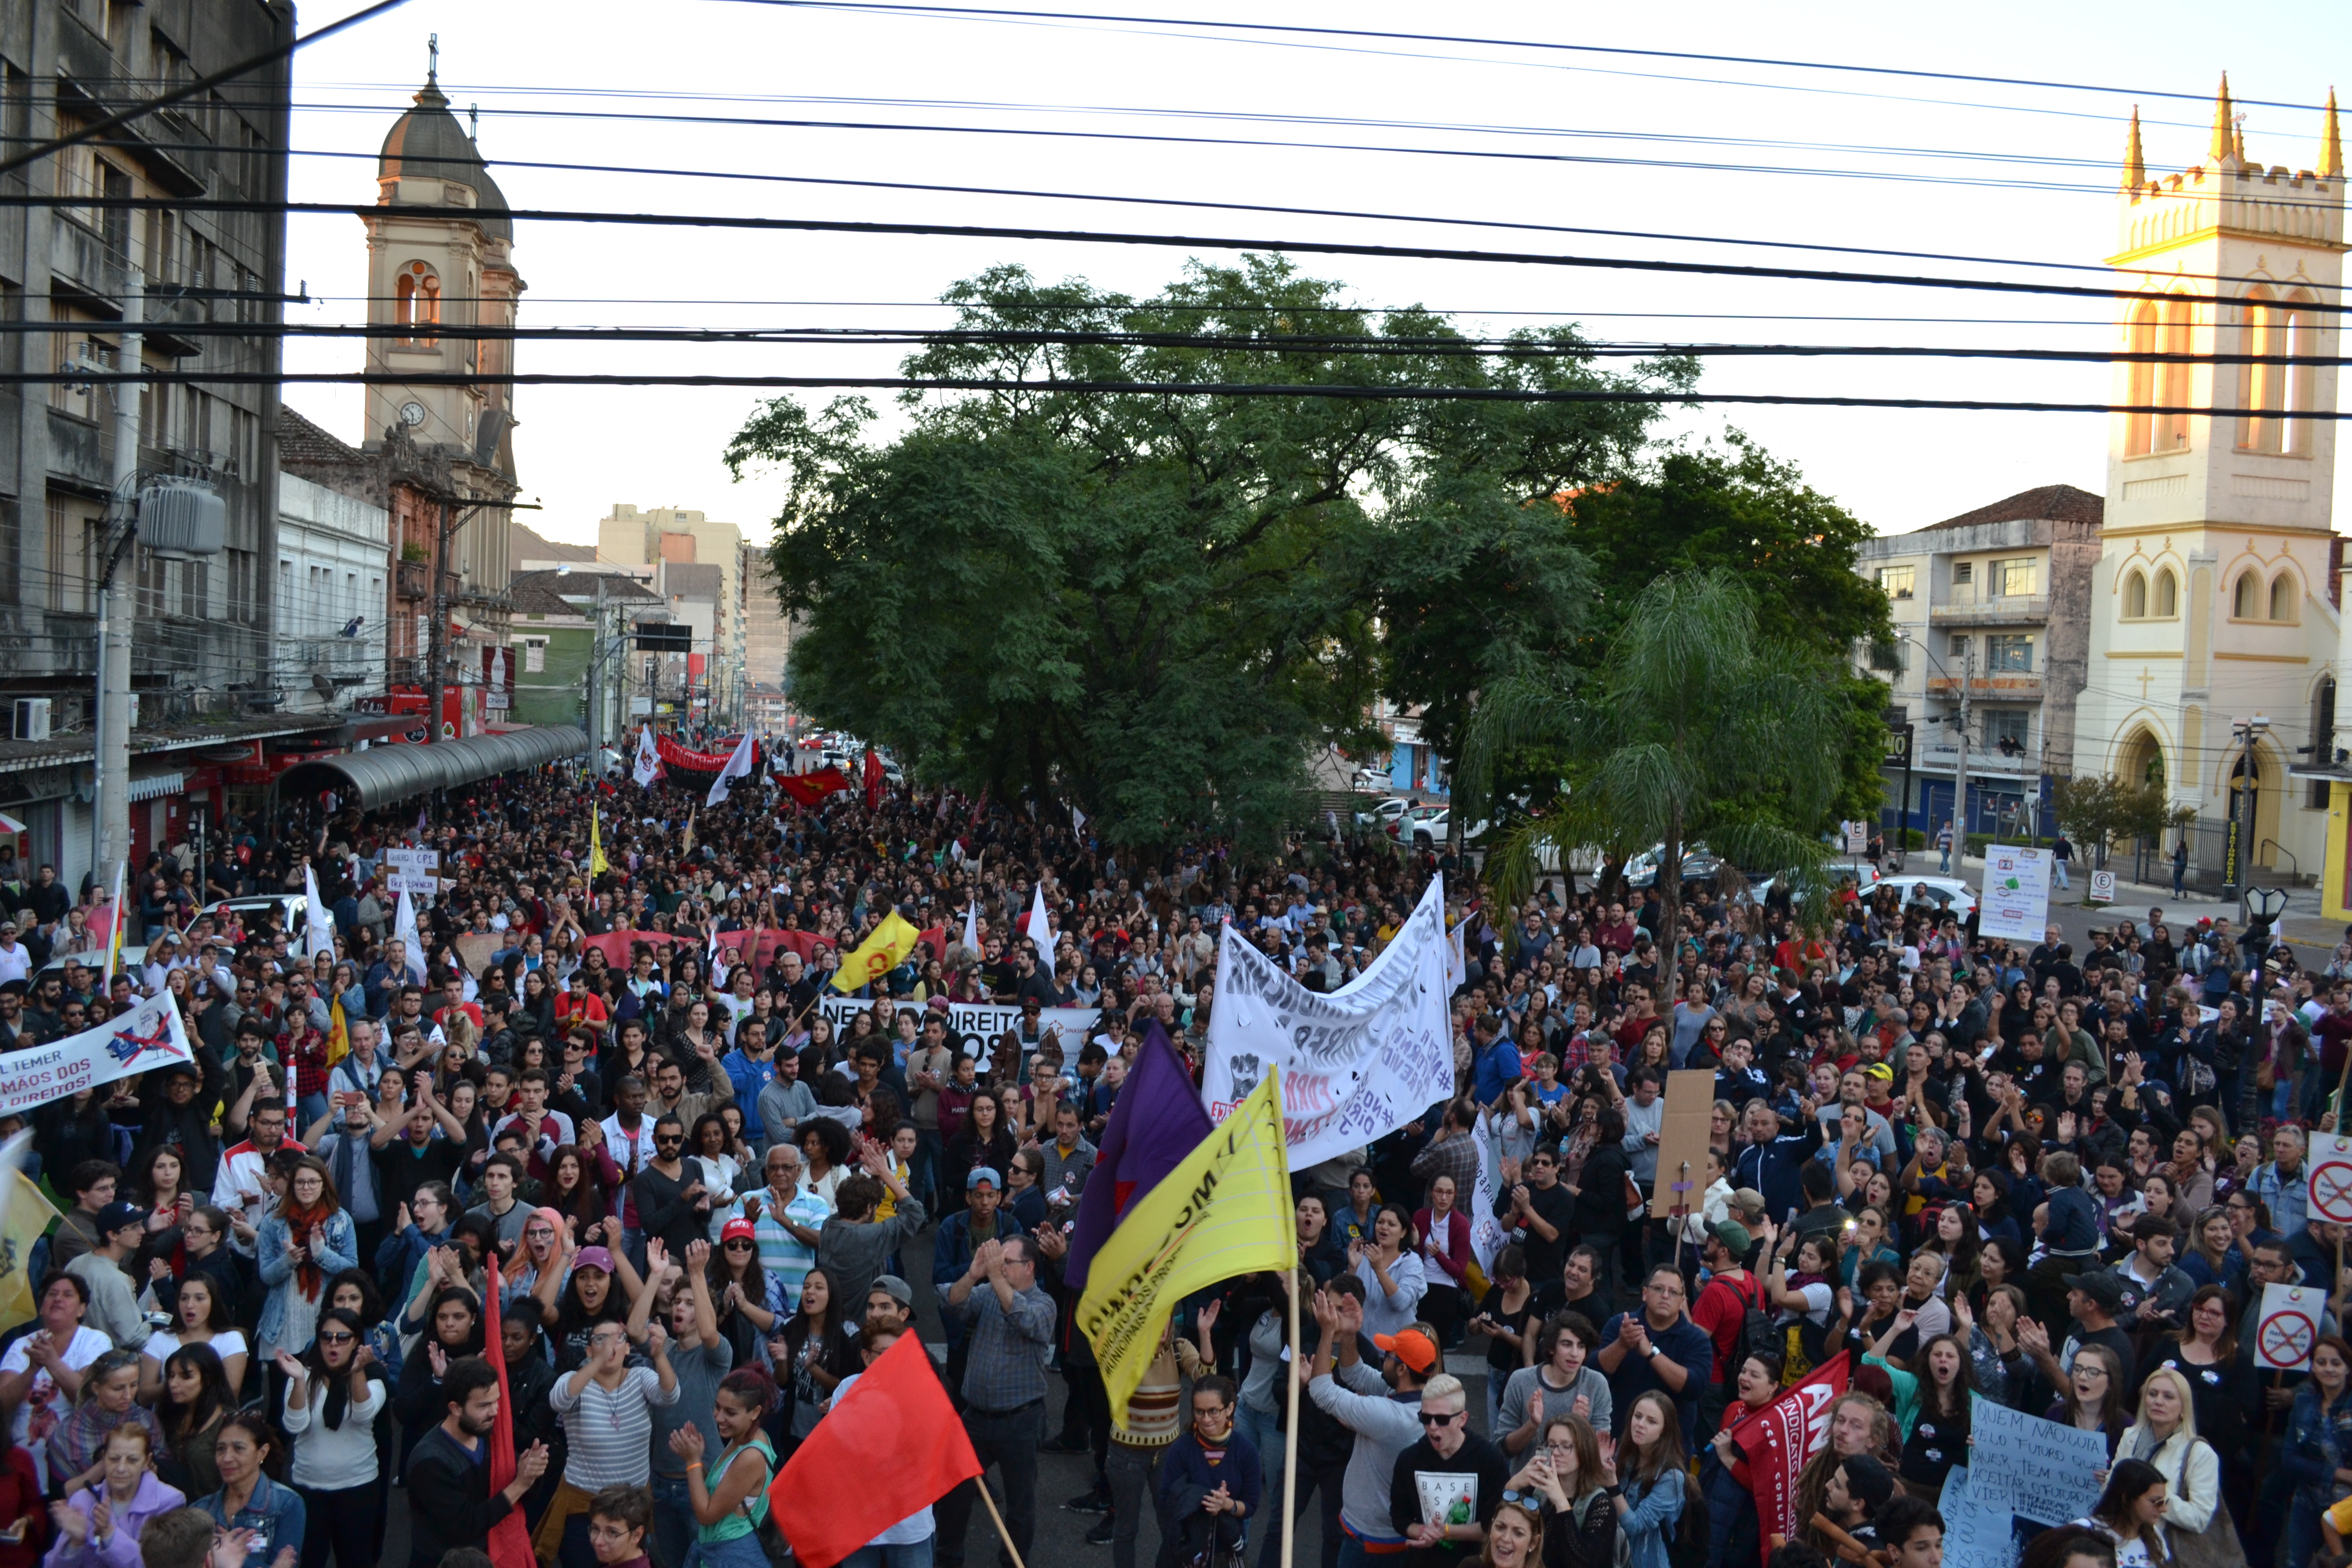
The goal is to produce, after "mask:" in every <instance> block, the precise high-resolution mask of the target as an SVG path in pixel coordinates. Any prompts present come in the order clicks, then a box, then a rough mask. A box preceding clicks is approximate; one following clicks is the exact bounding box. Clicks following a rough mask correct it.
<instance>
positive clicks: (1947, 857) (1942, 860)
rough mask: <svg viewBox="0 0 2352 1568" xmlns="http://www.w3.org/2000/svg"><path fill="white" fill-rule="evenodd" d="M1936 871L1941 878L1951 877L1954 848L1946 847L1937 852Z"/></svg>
mask: <svg viewBox="0 0 2352 1568" xmlns="http://www.w3.org/2000/svg"><path fill="white" fill-rule="evenodd" d="M1936 870H1937V874H1938V875H1939V876H1947V877H1948V876H1950V875H1951V872H1952V847H1951V846H1950V845H1948V844H1947V845H1944V846H1943V847H1940V848H1938V849H1937V851H1936Z"/></svg>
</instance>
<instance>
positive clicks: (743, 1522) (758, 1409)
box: [669, 1366, 776, 1568]
mask: <svg viewBox="0 0 2352 1568" xmlns="http://www.w3.org/2000/svg"><path fill="white" fill-rule="evenodd" d="M775 1395H776V1385H775V1384H773V1383H772V1382H770V1381H769V1379H768V1374H767V1373H766V1372H765V1371H763V1370H761V1368H759V1367H756V1366H747V1367H739V1368H737V1369H736V1370H735V1371H733V1372H730V1373H728V1374H727V1375H726V1377H725V1378H723V1379H721V1380H720V1382H719V1392H718V1394H717V1396H716V1397H715V1398H714V1400H713V1401H712V1405H713V1409H714V1415H715V1419H714V1422H713V1425H715V1426H717V1427H718V1428H719V1439H720V1441H722V1442H724V1443H725V1444H726V1445H727V1447H726V1448H725V1449H724V1450H723V1451H722V1452H721V1453H720V1454H719V1458H717V1459H715V1460H713V1461H712V1462H711V1463H710V1464H709V1467H707V1468H706V1467H705V1465H704V1464H703V1459H702V1455H703V1442H702V1428H701V1426H698V1425H697V1424H696V1423H694V1422H691V1421H689V1422H688V1423H687V1424H685V1425H684V1426H680V1427H678V1428H677V1431H675V1432H672V1433H671V1434H670V1435H669V1446H670V1447H671V1449H672V1450H673V1451H674V1452H676V1453H677V1456H678V1457H679V1458H682V1459H684V1460H685V1461H686V1493H687V1500H688V1502H689V1503H691V1504H692V1506H693V1509H694V1524H695V1530H694V1546H693V1548H692V1550H690V1551H689V1552H688V1553H687V1559H686V1563H685V1564H683V1565H681V1568H695V1565H697V1564H709V1568H769V1558H768V1552H767V1550H766V1549H765V1548H764V1547H763V1546H762V1545H761V1540H760V1535H761V1530H760V1527H761V1522H762V1521H765V1520H766V1518H767V1515H768V1483H769V1482H770V1481H772V1480H773V1479H775V1474H776V1450H775V1449H774V1448H773V1447H771V1446H770V1444H769V1442H768V1438H767V1435H766V1434H765V1433H764V1432H762V1431H761V1429H760V1418H761V1416H763V1415H766V1414H767V1413H768V1407H769V1405H772V1404H774V1403H775Z"/></svg>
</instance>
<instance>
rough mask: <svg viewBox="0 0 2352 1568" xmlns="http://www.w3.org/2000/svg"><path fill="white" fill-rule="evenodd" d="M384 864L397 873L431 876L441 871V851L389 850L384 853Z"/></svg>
mask: <svg viewBox="0 0 2352 1568" xmlns="http://www.w3.org/2000/svg"><path fill="white" fill-rule="evenodd" d="M383 863H384V864H385V865H387V866H389V867H391V868H393V869H394V870H395V871H406V872H409V873H411V874H412V875H415V874H422V875H426V876H430V875H431V874H433V873H434V872H436V871H438V870H440V869H441V851H439V850H438V849H387V850H385V851H384V852H383Z"/></svg>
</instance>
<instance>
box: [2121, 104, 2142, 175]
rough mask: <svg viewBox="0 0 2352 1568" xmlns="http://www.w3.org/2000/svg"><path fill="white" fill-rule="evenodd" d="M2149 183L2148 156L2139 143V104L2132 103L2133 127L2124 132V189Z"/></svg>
mask: <svg viewBox="0 0 2352 1568" xmlns="http://www.w3.org/2000/svg"><path fill="white" fill-rule="evenodd" d="M2144 184H2147V154H2146V153H2142V152H2141V150H2140V144H2139V105H2138V104H2137V103H2135V104H2133V105H2132V113H2131V129H2130V130H2129V131H2128V132H2125V134H2124V189H2126V190H2127V191H2135V190H2137V189H2138V188H2139V187H2140V186H2142V185H2144Z"/></svg>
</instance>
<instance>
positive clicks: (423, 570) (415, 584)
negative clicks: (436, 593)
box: [392, 561, 433, 599]
mask: <svg viewBox="0 0 2352 1568" xmlns="http://www.w3.org/2000/svg"><path fill="white" fill-rule="evenodd" d="M392 591H393V594H394V596H395V597H398V598H403V599H424V598H427V597H429V596H431V595H432V592H433V571H432V568H431V567H429V566H427V565H426V564H425V563H424V562H422V561H400V562H395V563H394V564H393V568H392Z"/></svg>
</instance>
